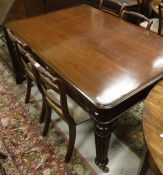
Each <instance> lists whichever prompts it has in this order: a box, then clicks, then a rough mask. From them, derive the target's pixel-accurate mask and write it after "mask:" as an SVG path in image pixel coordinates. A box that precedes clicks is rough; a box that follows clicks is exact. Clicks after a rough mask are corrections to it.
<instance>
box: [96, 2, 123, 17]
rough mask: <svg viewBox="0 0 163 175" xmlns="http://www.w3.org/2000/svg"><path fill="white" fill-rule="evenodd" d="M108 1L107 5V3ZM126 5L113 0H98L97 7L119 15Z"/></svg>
mask: <svg viewBox="0 0 163 175" xmlns="http://www.w3.org/2000/svg"><path fill="white" fill-rule="evenodd" d="M108 3H110V4H109V5H107V4H108ZM125 7H126V4H125V3H122V4H121V3H118V2H116V1H114V0H100V1H99V9H100V10H102V11H104V12H107V13H110V14H113V15H115V16H120V15H121V12H122V11H123V9H124V8H125Z"/></svg>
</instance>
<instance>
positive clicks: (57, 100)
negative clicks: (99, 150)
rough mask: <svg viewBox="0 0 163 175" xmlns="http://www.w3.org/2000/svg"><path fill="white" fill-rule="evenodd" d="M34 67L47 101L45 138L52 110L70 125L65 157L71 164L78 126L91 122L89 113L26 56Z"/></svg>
mask: <svg viewBox="0 0 163 175" xmlns="http://www.w3.org/2000/svg"><path fill="white" fill-rule="evenodd" d="M26 57H27V58H28V59H29V60H30V63H31V64H32V66H33V70H34V75H35V79H36V82H37V85H38V86H39V90H40V92H41V93H42V95H43V96H44V98H45V99H46V100H45V101H46V116H45V125H44V129H43V136H46V135H47V133H48V129H49V125H50V122H51V113H52V109H53V110H54V111H55V112H56V113H57V114H58V115H59V116H60V117H61V118H62V119H63V120H64V121H65V122H66V123H67V124H68V127H69V144H68V151H67V154H66V157H65V162H66V163H67V162H69V161H70V159H71V157H72V152H73V149H74V144H75V138H76V126H77V125H79V124H81V123H83V122H85V121H87V120H89V119H90V116H89V115H88V113H87V112H86V111H85V110H84V109H83V108H82V107H80V106H79V105H78V104H77V103H76V102H75V101H74V100H73V99H72V98H71V97H69V96H68V95H67V93H66V89H65V87H64V84H63V82H62V80H61V79H59V78H57V77H56V76H53V75H52V74H50V72H49V71H47V70H45V69H44V68H43V67H42V66H41V65H40V64H38V63H37V62H36V61H35V60H34V59H33V58H32V56H31V55H30V54H28V53H27V54H26Z"/></svg>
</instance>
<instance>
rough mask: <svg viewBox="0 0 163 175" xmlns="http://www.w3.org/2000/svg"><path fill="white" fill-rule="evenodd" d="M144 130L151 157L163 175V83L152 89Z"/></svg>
mask: <svg viewBox="0 0 163 175" xmlns="http://www.w3.org/2000/svg"><path fill="white" fill-rule="evenodd" d="M143 129H144V136H145V140H146V143H147V146H148V149H149V151H150V153H151V156H152V158H153V160H154V162H155V164H156V165H157V167H158V168H159V170H160V172H161V174H163V81H160V82H159V83H158V84H157V85H156V86H155V87H154V88H153V89H152V91H151V92H150V94H149V96H148V98H147V100H146V103H145V107H144V115H143Z"/></svg>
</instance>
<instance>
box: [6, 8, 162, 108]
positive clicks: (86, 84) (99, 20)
mask: <svg viewBox="0 0 163 175" xmlns="http://www.w3.org/2000/svg"><path fill="white" fill-rule="evenodd" d="M6 26H7V27H9V28H10V29H11V30H12V31H13V32H14V33H15V34H16V35H17V36H18V37H20V38H21V39H22V40H24V41H25V42H26V43H27V44H28V45H29V46H30V47H31V48H32V49H33V50H34V52H36V53H37V54H38V55H39V56H40V57H41V58H42V59H44V61H45V62H46V63H47V64H48V65H49V66H50V67H51V68H53V69H54V70H55V71H56V72H57V73H58V74H60V75H61V76H62V77H64V79H65V80H66V81H67V82H69V84H73V86H74V87H75V88H76V89H78V90H79V91H80V92H82V94H83V95H84V96H85V97H86V98H87V99H88V100H89V101H91V102H92V103H93V104H94V105H96V106H98V107H99V106H100V107H102V108H112V107H113V106H116V105H117V104H119V103H121V102H122V101H123V100H125V99H127V98H129V97H130V96H132V95H133V94H134V93H137V92H138V91H140V90H142V88H145V87H146V86H148V85H149V84H150V83H153V82H155V81H156V80H157V79H158V78H159V76H162V72H163V47H162V46H163V40H162V39H161V38H160V37H159V36H158V35H156V34H154V33H151V32H147V31H146V30H145V29H142V28H140V27H138V26H135V25H132V24H130V23H127V22H125V21H123V20H120V19H119V18H117V17H115V16H112V15H110V14H107V13H105V12H102V11H100V10H97V9H95V8H92V7H89V6H87V5H81V6H78V7H74V8H69V9H65V10H60V11H57V12H53V13H49V14H46V15H42V16H38V17H33V18H29V19H24V20H19V21H14V22H10V23H8V24H7V25H6Z"/></svg>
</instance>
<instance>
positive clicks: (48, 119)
mask: <svg viewBox="0 0 163 175" xmlns="http://www.w3.org/2000/svg"><path fill="white" fill-rule="evenodd" d="M51 113H52V109H51V107H50V106H49V105H48V103H47V102H46V115H45V125H44V129H43V133H42V136H46V135H47V133H48V130H49V125H50V122H51Z"/></svg>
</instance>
